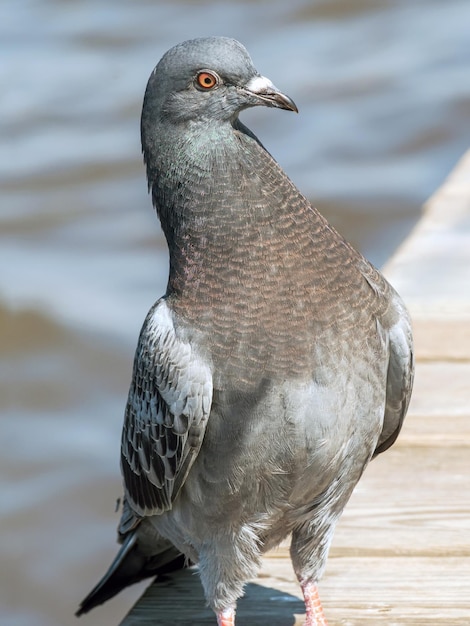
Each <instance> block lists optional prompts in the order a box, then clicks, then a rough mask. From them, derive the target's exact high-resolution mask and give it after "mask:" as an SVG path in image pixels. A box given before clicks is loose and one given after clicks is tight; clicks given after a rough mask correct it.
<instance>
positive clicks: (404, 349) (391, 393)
mask: <svg viewBox="0 0 470 626" xmlns="http://www.w3.org/2000/svg"><path fill="white" fill-rule="evenodd" d="M394 304H395V306H396V307H397V309H398V312H399V315H398V319H397V321H396V322H395V324H394V325H393V326H392V327H391V328H390V330H389V363H388V370H387V390H386V397H385V415H384V423H383V428H382V433H381V435H380V438H379V441H378V443H377V448H376V450H375V453H374V456H376V455H377V454H380V453H381V452H384V451H385V450H387V449H388V448H390V446H392V445H393V444H394V443H395V440H396V438H397V437H398V434H399V433H400V430H401V427H402V425H403V420H404V419H405V416H406V412H407V410H408V405H409V403H410V398H411V391H412V388H413V378H414V359H413V339H412V331H411V322H410V319H409V316H408V312H407V311H406V309H405V307H404V305H403V303H402V302H401V299H399V298H398V296H395V298H394Z"/></svg>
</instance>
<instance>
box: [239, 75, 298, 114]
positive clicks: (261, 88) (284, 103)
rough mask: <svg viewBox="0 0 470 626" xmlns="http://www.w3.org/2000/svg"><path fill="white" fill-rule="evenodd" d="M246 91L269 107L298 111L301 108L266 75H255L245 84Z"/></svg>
mask: <svg viewBox="0 0 470 626" xmlns="http://www.w3.org/2000/svg"><path fill="white" fill-rule="evenodd" d="M245 89H246V91H248V92H249V93H250V94H252V95H254V96H256V97H257V98H258V99H259V100H261V102H260V104H264V105H266V106H268V107H276V108H278V109H285V110H286V111H294V112H295V113H298V112H299V110H298V108H297V106H296V104H295V102H294V101H293V100H291V98H289V96H286V95H285V94H283V93H282V92H281V91H279V89H278V88H277V87H275V86H274V85H273V84H272V82H271V81H270V80H269V78H266V77H265V76H255V77H254V78H252V79H251V80H249V81H248V83H247V84H246V86H245Z"/></svg>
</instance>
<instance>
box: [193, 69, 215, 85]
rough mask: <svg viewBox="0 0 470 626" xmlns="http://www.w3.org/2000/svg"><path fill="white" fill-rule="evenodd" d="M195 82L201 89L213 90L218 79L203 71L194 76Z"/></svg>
mask: <svg viewBox="0 0 470 626" xmlns="http://www.w3.org/2000/svg"><path fill="white" fill-rule="evenodd" d="M196 82H197V84H198V86H199V87H201V88H202V89H213V88H214V87H215V86H216V85H217V84H218V82H219V81H218V78H217V76H215V75H214V74H212V72H206V71H205V70H203V71H202V72H199V74H198V75H197V76H196Z"/></svg>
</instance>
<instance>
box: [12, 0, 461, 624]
mask: <svg viewBox="0 0 470 626" xmlns="http://www.w3.org/2000/svg"><path fill="white" fill-rule="evenodd" d="M469 24H470V3H469V2H468V0H446V2H443V1H442V0H434V1H433V0H311V1H308V0H290V1H289V2H283V1H281V0H259V1H244V2H218V3H215V2H210V1H205V2H203V1H194V2H189V1H187V2H183V1H181V0H173V1H171V2H170V1H168V2H159V1H157V0H154V1H150V0H133V1H132V2H130V1H128V2H124V1H118V2H116V1H115V0H113V1H111V0H80V1H79V0H69V1H67V2H65V1H63V2H61V1H60V0H36V1H34V0H22V1H21V2H13V1H10V2H3V3H2V4H1V7H0V113H1V114H0V135H1V142H0V187H1V196H0V202H1V205H0V267H1V270H0V334H1V341H0V372H1V376H0V407H1V418H0V443H1V454H0V578H1V580H0V624H2V626H26V625H28V626H29V625H34V626H68V625H72V624H76V623H77V622H76V620H75V618H74V617H73V612H74V610H75V608H76V606H77V603H78V601H79V600H80V599H81V598H82V597H83V595H84V594H85V593H87V592H88V591H89V589H90V587H91V586H92V585H93V584H94V583H95V582H96V581H97V579H98V577H99V576H100V575H101V573H102V572H103V570H104V568H105V567H106V566H107V565H108V563H109V562H110V560H111V558H112V557H113V556H114V553H115V550H116V548H115V544H114V540H115V534H114V533H115V526H116V524H117V521H118V514H116V513H115V512H114V504H115V500H116V498H117V497H118V496H119V495H120V494H121V486H120V475H119V466H118V459H119V439H120V429H121V423H122V415H123V408H124V404H125V400H126V395H127V388H128V384H129V380H130V373H131V367H132V358H133V351H134V348H135V344H136V341H137V335H138V332H139V329H140V326H141V324H142V321H143V319H144V317H145V314H146V312H147V310H148V309H149V307H150V306H151V304H152V303H153V302H154V301H155V300H156V299H157V297H158V296H160V295H161V294H163V292H164V289H165V285H166V278H167V256H166V249H165V243H164V240H163V237H162V235H161V232H160V227H159V225H158V222H157V219H156V217H155V215H154V213H153V210H152V208H151V203H150V200H149V198H148V196H147V191H146V181H145V176H144V168H143V166H142V162H141V154H140V138H139V116H140V107H141V101H142V97H143V92H144V88H145V85H146V81H147V78H148V76H149V74H150V72H151V70H152V68H153V66H154V65H155V63H156V62H157V61H158V59H159V58H160V56H161V54H162V53H163V52H164V51H165V50H166V49H168V48H169V47H170V46H172V45H173V44H175V43H177V42H179V41H182V40H184V39H188V38H191V37H196V36H202V35H210V34H224V35H229V36H233V37H236V38H238V39H240V40H241V41H242V42H243V43H244V44H245V45H246V46H247V47H248V49H249V51H250V53H251V55H252V57H253V59H254V61H255V64H256V66H257V67H258V69H259V70H260V71H261V73H263V74H265V75H266V76H269V77H270V78H271V79H272V80H273V82H274V83H275V84H276V85H277V86H278V87H279V88H281V89H282V90H283V91H285V92H286V93H287V94H289V95H290V96H291V97H292V98H293V99H294V100H295V102H296V103H297V105H298V107H299V110H300V114H299V115H298V116H296V115H293V114H288V113H286V112H282V111H275V110H268V109H263V110H261V109H260V110H252V111H248V112H246V113H245V114H244V115H243V119H244V121H245V122H246V123H247V124H248V125H249V126H250V127H251V128H252V129H253V130H254V131H255V132H256V133H257V134H258V136H259V137H260V138H261V139H262V141H263V143H264V144H265V145H266V146H267V148H268V149H269V150H270V151H271V153H272V154H273V155H274V156H275V157H276V158H277V160H278V161H279V162H280V163H281V165H282V166H283V167H284V168H285V169H286V170H287V172H288V173H289V175H290V176H291V178H292V179H293V180H294V181H295V182H296V183H297V184H298V186H299V187H300V188H301V189H302V190H303V192H304V193H305V194H306V195H307V196H308V197H309V198H311V199H312V201H313V202H314V203H315V204H316V206H317V207H318V208H319V209H320V210H321V211H322V212H324V213H325V214H326V215H327V216H328V217H329V218H330V219H331V221H332V222H333V223H334V224H335V225H337V226H338V227H339V228H340V229H341V231H342V232H343V233H344V234H345V235H346V236H347V237H348V238H349V239H351V240H352V241H353V242H354V243H355V244H356V245H357V246H359V247H360V249H361V250H362V251H363V252H364V253H365V254H366V255H367V256H369V258H371V259H372V260H373V261H374V262H375V263H376V264H378V265H381V264H382V263H383V262H384V261H385V260H386V259H387V257H388V256H389V255H390V254H391V253H392V252H393V250H394V249H395V247H396V246H397V245H398V244H399V243H400V241H401V240H402V239H403V238H404V237H405V236H406V233H407V232H408V231H409V230H410V228H411V227H412V225H413V223H414V222H415V221H416V220H417V219H418V217H419V211H420V206H421V204H422V202H423V201H425V200H426V198H427V197H428V196H429V195H430V194H431V193H432V192H433V191H434V190H435V189H436V187H437V186H438V185H439V184H440V183H441V182H442V180H443V178H444V177H445V176H446V175H447V173H448V172H449V171H450V169H451V168H452V166H453V165H454V163H455V162H456V160H457V159H458V157H459V156H460V155H461V154H462V153H463V152H464V151H465V149H466V148H468V145H469V143H470V31H469ZM139 592H140V589H139V588H135V589H133V590H130V591H127V592H125V593H124V594H123V595H121V596H120V597H118V598H116V599H115V600H113V601H112V602H111V603H109V604H108V605H106V606H105V607H102V608H100V609H98V610H97V611H96V612H95V613H92V614H90V616H87V617H84V618H82V620H81V624H82V625H83V626H87V625H91V624H99V625H100V626H108V625H109V626H115V625H116V624H117V623H118V622H119V621H120V619H121V618H122V617H123V615H124V614H125V612H126V609H127V608H129V607H130V606H131V603H132V601H133V599H135V598H136V597H137V596H138V594H139Z"/></svg>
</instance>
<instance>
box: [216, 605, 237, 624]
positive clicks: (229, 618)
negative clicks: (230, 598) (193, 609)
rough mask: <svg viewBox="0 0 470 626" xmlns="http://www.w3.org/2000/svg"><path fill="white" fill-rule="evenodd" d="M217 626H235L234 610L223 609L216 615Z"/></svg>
mask: <svg viewBox="0 0 470 626" xmlns="http://www.w3.org/2000/svg"><path fill="white" fill-rule="evenodd" d="M217 626H235V609H225V611H220V613H217Z"/></svg>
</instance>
